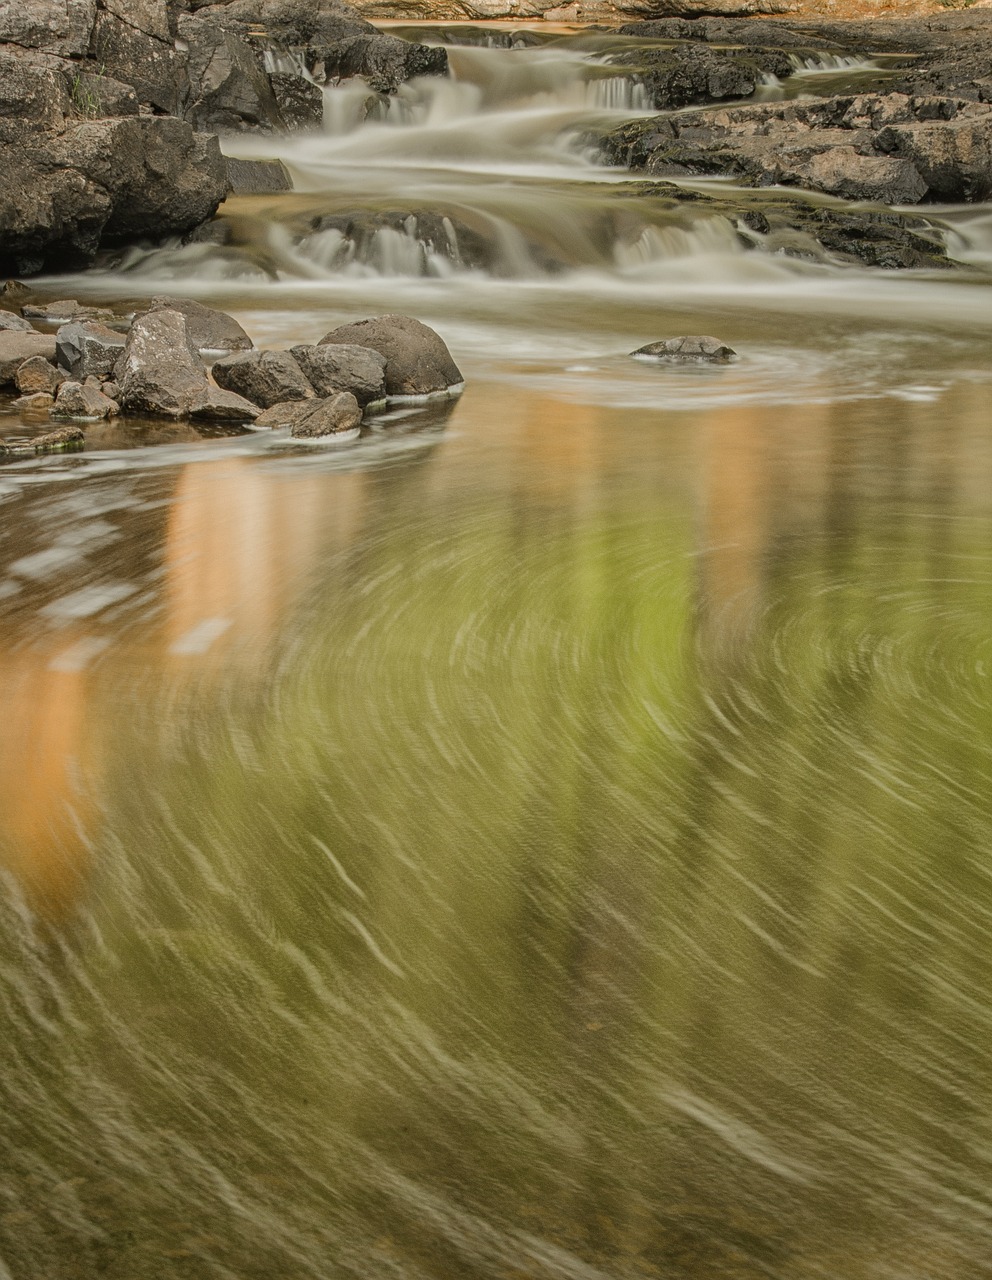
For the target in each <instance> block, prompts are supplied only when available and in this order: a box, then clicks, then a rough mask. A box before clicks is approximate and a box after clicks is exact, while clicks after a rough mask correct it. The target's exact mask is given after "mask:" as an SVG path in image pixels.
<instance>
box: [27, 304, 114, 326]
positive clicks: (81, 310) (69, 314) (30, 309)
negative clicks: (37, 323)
mask: <svg viewBox="0 0 992 1280" xmlns="http://www.w3.org/2000/svg"><path fill="white" fill-rule="evenodd" d="M21 310H22V311H23V312H24V314H25V315H26V316H31V317H32V318H33V319H35V320H48V321H50V322H54V323H68V322H69V321H70V320H113V318H114V313H113V312H112V311H110V310H109V309H108V308H107V307H87V306H84V305H83V304H82V303H79V302H77V301H76V299H75V298H60V299H59V300H58V301H57V302H37V303H30V302H29V303H25V305H24V306H23V307H22V308H21Z"/></svg>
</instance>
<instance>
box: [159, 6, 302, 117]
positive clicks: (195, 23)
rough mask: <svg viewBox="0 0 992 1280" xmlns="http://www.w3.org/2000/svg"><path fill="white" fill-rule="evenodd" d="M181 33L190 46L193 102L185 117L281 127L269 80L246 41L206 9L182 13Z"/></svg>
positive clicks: (191, 95)
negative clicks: (205, 11) (200, 11)
mask: <svg viewBox="0 0 992 1280" xmlns="http://www.w3.org/2000/svg"><path fill="white" fill-rule="evenodd" d="M179 33H180V35H181V37H182V39H183V40H184V41H185V42H186V44H187V45H188V46H189V78H190V98H191V101H190V104H189V105H188V106H187V108H186V112H185V115H186V118H187V119H188V120H189V121H191V123H192V124H193V126H194V127H195V128H197V129H209V130H213V131H221V132H224V131H228V132H230V131H232V130H240V129H266V130H274V129H280V128H282V127H283V119H282V115H281V113H280V111H279V104H278V102H277V101H276V97H275V94H274V93H273V92H272V86H271V84H270V83H269V78H268V76H267V75H266V74H265V71H264V70H263V68H262V67H261V66H260V65H259V63H258V61H257V60H256V58H255V54H254V52H253V50H252V48H251V46H250V45H249V44H248V43H247V41H246V40H244V39H242V37H241V36H240V35H239V34H237V32H235V31H233V30H231V29H230V27H229V26H228V25H227V24H226V23H225V22H224V21H223V20H218V19H217V18H214V17H212V16H210V15H209V14H205V13H195V14H185V15H182V16H181V17H180V19H179Z"/></svg>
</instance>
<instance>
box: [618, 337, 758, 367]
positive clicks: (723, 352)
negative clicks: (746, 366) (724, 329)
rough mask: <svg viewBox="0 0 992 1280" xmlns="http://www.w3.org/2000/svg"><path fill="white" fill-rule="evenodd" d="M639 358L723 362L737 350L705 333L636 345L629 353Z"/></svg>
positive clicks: (686, 361)
mask: <svg viewBox="0 0 992 1280" xmlns="http://www.w3.org/2000/svg"><path fill="white" fill-rule="evenodd" d="M630 354H631V355H632V356H637V357H638V358H640V359H651V360H668V361H674V362H676V363H683V364H700V363H709V364H725V363H726V362H727V361H728V360H732V359H733V358H734V356H736V355H737V352H736V351H735V350H734V349H733V347H728V346H727V345H726V343H724V342H721V341H720V339H719V338H711V337H709V335H707V334H693V335H690V336H686V337H680V338H662V339H661V340H660V341H658V342H649V343H648V344H647V346H644V347H638V348H637V350H636V351H632V352H631V353H630Z"/></svg>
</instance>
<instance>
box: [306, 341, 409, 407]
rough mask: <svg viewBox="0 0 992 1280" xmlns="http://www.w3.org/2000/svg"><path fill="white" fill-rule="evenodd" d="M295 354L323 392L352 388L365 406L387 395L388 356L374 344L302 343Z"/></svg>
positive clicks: (311, 379)
mask: <svg viewBox="0 0 992 1280" xmlns="http://www.w3.org/2000/svg"><path fill="white" fill-rule="evenodd" d="M291 355H292V356H293V357H294V359H295V360H296V362H297V364H298V365H299V366H300V368H301V369H302V370H303V373H304V375H305V376H306V378H307V380H308V381H309V383H310V385H311V386H312V387H313V388H314V390H315V391H316V392H317V394H318V395H319V396H329V395H333V394H334V393H335V392H337V391H350V392H351V394H352V395H353V396H354V397H355V399H356V400H357V401H358V403H359V404H360V405H362V406H363V407H364V406H365V405H367V404H370V403H371V402H372V401H373V400H382V399H384V398H385V395H386V383H385V371H386V358H385V356H383V355H380V353H379V352H378V351H373V350H372V348H371V347H359V346H350V345H348V344H347V343H345V344H342V345H340V346H339V345H337V344H332V343H327V344H325V345H324V346H316V347H311V346H299V347H293V348H292V349H291Z"/></svg>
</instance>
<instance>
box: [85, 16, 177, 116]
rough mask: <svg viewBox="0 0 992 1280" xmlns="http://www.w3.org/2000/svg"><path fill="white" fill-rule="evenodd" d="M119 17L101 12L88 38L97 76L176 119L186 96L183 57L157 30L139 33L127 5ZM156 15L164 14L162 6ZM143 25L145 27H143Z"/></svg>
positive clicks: (170, 39) (138, 27) (169, 35)
mask: <svg viewBox="0 0 992 1280" xmlns="http://www.w3.org/2000/svg"><path fill="white" fill-rule="evenodd" d="M117 7H118V8H121V10H122V12H121V13H115V12H111V11H110V10H109V8H107V7H105V8H103V9H101V10H100V11H99V12H98V13H97V15H96V21H95V22H94V24H93V32H92V36H91V38H90V56H91V58H92V59H93V62H94V63H95V65H96V66H98V67H99V68H100V69H101V72H102V73H103V74H104V75H106V76H110V77H112V78H113V79H115V80H120V81H122V82H123V83H125V84H129V85H131V86H132V87H133V88H134V91H135V93H136V95H137V97H138V100H139V102H142V103H145V104H147V105H148V106H150V107H152V108H153V109H154V110H155V111H160V112H166V113H168V114H169V115H176V114H177V113H178V112H179V109H180V107H181V105H182V103H183V102H184V101H185V100H186V99H187V98H188V96H189V87H188V79H187V75H186V55H185V54H184V53H183V52H181V51H180V50H178V49H177V48H176V45H175V42H174V40H173V37H172V35H171V34H166V35H164V36H163V35H162V34H160V31H161V28H157V29H156V30H143V29H142V27H141V25H140V14H139V15H136V16H138V17H139V22H138V23H135V22H134V21H132V17H131V11H132V6H131V5H130V4H128V5H126V6H117ZM160 12H161V13H162V14H163V15H164V14H165V5H164V3H163V4H162V5H161V9H160ZM146 25H147V24H146Z"/></svg>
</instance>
